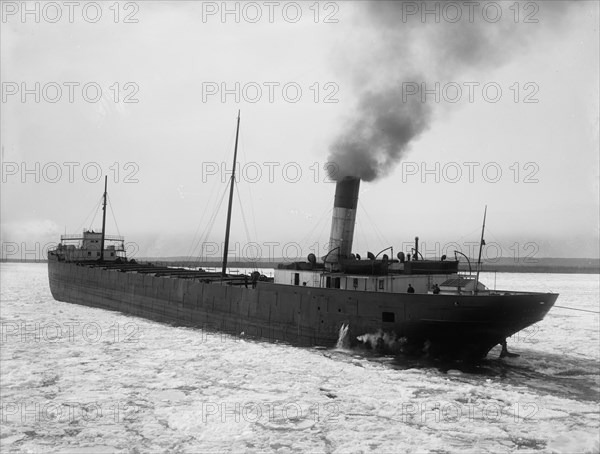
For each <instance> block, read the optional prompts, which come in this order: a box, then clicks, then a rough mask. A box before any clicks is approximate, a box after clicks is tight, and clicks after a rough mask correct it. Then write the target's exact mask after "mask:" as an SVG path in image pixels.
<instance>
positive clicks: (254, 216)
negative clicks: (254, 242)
mask: <svg viewBox="0 0 600 454" xmlns="http://www.w3.org/2000/svg"><path fill="white" fill-rule="evenodd" d="M239 145H240V147H239V148H240V150H241V152H242V158H243V159H244V160H245V162H248V158H247V157H246V151H245V149H246V147H245V143H244V134H243V132H240V136H239ZM259 169H260V168H259ZM261 177H262V170H261V174H260V176H258V178H259V180H260V178H261ZM240 181H241V180H240ZM252 184H253V182H248V185H247V187H248V197H249V198H250V214H251V215H252V224H253V227H254V238H258V231H257V229H256V213H255V212H254V209H253V208H252V207H254V206H255V205H254V200H253V197H252ZM240 203H241V199H240Z"/></svg>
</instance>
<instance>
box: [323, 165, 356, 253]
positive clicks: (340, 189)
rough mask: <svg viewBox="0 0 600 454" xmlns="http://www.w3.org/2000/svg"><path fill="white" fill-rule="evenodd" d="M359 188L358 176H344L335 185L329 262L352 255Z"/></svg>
mask: <svg viewBox="0 0 600 454" xmlns="http://www.w3.org/2000/svg"><path fill="white" fill-rule="evenodd" d="M359 189H360V178H358V177H344V178H343V179H341V180H340V181H338V182H337V184H336V185H335V198H334V202H333V215H332V218H331V235H330V236H329V254H328V255H327V258H326V259H325V261H326V262H327V263H337V262H338V261H339V259H340V258H348V257H350V253H351V252H352V240H353V238H354V224H355V222H356V207H357V206H358V190H359ZM334 249H335V250H334Z"/></svg>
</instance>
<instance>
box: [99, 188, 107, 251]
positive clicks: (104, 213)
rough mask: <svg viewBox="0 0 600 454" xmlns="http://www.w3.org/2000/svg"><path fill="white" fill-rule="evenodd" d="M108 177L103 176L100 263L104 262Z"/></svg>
mask: <svg viewBox="0 0 600 454" xmlns="http://www.w3.org/2000/svg"><path fill="white" fill-rule="evenodd" d="M107 183H108V176H104V196H103V200H102V236H101V237H100V261H101V262H102V261H104V237H105V235H106V233H105V229H106V185H107Z"/></svg>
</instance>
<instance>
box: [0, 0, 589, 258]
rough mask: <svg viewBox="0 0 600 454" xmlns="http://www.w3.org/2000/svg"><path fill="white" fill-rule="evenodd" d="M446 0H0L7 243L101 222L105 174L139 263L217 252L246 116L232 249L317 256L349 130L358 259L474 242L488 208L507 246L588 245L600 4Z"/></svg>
mask: <svg viewBox="0 0 600 454" xmlns="http://www.w3.org/2000/svg"><path fill="white" fill-rule="evenodd" d="M67 3H68V2H67ZM451 3H452V6H444V2H441V3H437V2H427V3H424V2H405V3H404V4H403V3H402V2H396V3H394V4H392V5H390V4H387V3H384V2H375V3H374V4H373V3H367V2H322V3H320V4H316V3H313V2H299V3H293V2H275V3H270V4H269V3H268V2H267V3H263V2H257V3H253V2H251V3H237V2H230V3H227V4H226V5H227V8H228V9H230V10H231V11H232V12H231V13H230V14H225V15H223V14H222V13H223V11H222V9H223V5H224V4H222V3H221V2H216V3H215V2H192V1H186V2H168V3H167V2H159V1H152V2H128V3H126V2H123V3H114V2H106V3H104V2H100V3H97V4H96V3H93V2H75V4H72V5H71V6H69V5H68V4H65V3H63V2H52V3H46V2H30V3H28V4H23V3H21V2H2V14H3V16H2V23H1V24H0V25H1V27H2V30H1V64H2V68H1V74H0V75H1V79H2V104H1V109H2V111H1V114H2V115H1V130H0V132H1V136H2V138H1V142H2V148H3V154H2V195H1V201H2V220H1V222H2V244H3V255H4V256H7V251H8V256H12V257H13V258H18V257H21V256H23V255H24V254H25V253H26V250H35V249H36V248H37V249H39V250H42V249H43V248H44V245H46V244H48V243H50V242H57V241H58V239H59V237H60V235H61V234H62V233H64V232H65V230H66V231H67V232H68V233H77V232H79V231H81V230H82V229H83V228H84V227H85V228H89V227H91V228H94V229H98V230H99V229H100V225H101V224H100V219H101V215H100V214H98V215H97V216H96V218H95V221H94V222H93V223H91V219H92V216H88V215H89V214H90V213H91V212H92V211H93V209H94V207H95V206H96V204H97V202H98V200H99V198H100V196H101V194H102V191H103V179H102V178H101V174H106V175H108V176H109V178H108V179H109V196H110V200H111V201H112V210H113V211H114V214H115V216H116V220H117V225H118V232H119V233H120V234H121V235H124V236H125V238H126V241H128V242H130V243H132V244H130V250H135V251H136V253H137V255H138V256H187V255H193V256H196V255H198V254H199V249H198V248H197V247H195V244H196V242H197V241H198V239H199V238H200V239H202V238H205V239H206V240H207V241H211V242H215V243H221V242H222V240H223V237H224V233H223V230H224V227H223V226H224V222H225V217H226V198H227V196H225V200H224V201H223V203H222V205H221V209H220V211H219V212H218V213H217V214H216V218H215V221H214V226H213V228H212V229H211V230H210V232H208V230H209V228H208V226H209V225H210V219H211V217H212V216H213V211H214V210H215V207H216V206H217V205H218V202H219V200H220V199H221V196H222V195H223V194H224V191H225V190H226V182H227V178H228V176H229V175H228V174H227V173H226V172H227V171H229V170H230V169H231V159H232V155H233V147H234V138H235V126H236V117H237V112H238V109H240V110H241V126H240V142H239V156H238V158H239V163H240V169H239V170H240V176H241V178H240V180H239V185H238V189H239V197H240V198H241V206H242V207H243V209H240V203H239V202H236V204H235V206H234V209H235V210H234V215H233V224H234V226H233V229H232V243H234V245H235V244H236V243H238V244H239V246H237V247H238V251H240V252H241V251H242V250H243V249H244V247H245V246H246V245H247V243H248V242H249V241H250V242H256V243H258V244H259V245H261V254H262V256H263V257H264V256H267V255H268V254H269V253H271V254H272V255H276V256H281V255H284V254H286V253H287V254H291V255H295V254H294V253H295V252H296V250H297V247H296V246H295V243H297V244H298V246H299V248H300V250H299V251H298V252H299V253H300V254H301V255H303V256H305V255H306V254H308V253H309V252H317V253H318V254H319V255H324V253H325V252H326V251H324V250H323V249H324V247H325V243H327V241H328V236H329V229H330V218H331V207H332V205H333V192H334V183H332V182H331V181H328V178H327V171H326V168H328V166H327V162H328V159H329V156H330V154H331V153H332V150H334V149H335V147H336V144H339V143H344V145H346V142H347V140H345V139H346V138H348V137H351V136H352V137H353V139H352V140H355V139H356V140H359V141H362V145H363V148H364V146H365V144H368V146H369V147H370V146H371V144H372V145H373V150H372V153H371V154H370V155H369V156H371V158H372V161H373V162H375V163H376V166H377V169H378V172H379V173H378V174H377V178H375V179H374V180H373V181H370V182H363V183H362V185H361V193H360V202H359V210H358V216H357V226H356V235H355V247H354V249H355V250H356V251H357V252H360V253H361V254H365V255H366V251H367V250H372V251H373V252H375V253H376V252H379V250H381V249H384V248H386V247H388V246H392V245H393V246H394V250H395V251H397V250H399V249H400V248H402V247H403V243H406V242H412V241H413V238H414V237H415V236H417V235H418V236H419V237H420V238H421V241H423V242H425V247H427V248H428V250H429V251H430V254H429V255H430V256H433V255H436V251H440V250H442V251H443V252H447V251H448V250H451V249H452V250H453V249H456V247H455V246H447V245H448V243H449V242H455V243H458V245H459V247H460V248H461V249H462V250H463V251H464V252H469V247H470V246H469V244H471V243H472V242H476V241H478V238H479V234H480V228H481V221H482V217H483V211H484V206H485V205H487V207H488V216H487V232H488V233H487V234H486V241H487V242H488V244H490V243H495V244H496V245H500V246H499V247H500V250H501V252H500V253H501V254H502V256H505V257H513V256H514V255H515V254H517V255H519V256H521V257H522V256H526V255H529V256H534V257H598V254H599V251H598V238H599V229H598V215H599V200H598V197H599V196H598V194H599V172H598V168H599V163H598V159H599V151H598V150H599V134H598V129H599V108H598V99H599V98H600V95H599V93H598V78H599V75H598V68H599V61H598V60H599V55H600V50H599V48H598V42H599V39H598V2H595V1H590V2H564V3H562V2H548V3H544V2H524V3H520V4H515V2H513V1H510V2H480V3H479V4H477V5H478V6H474V5H473V4H468V3H465V2H456V3H454V2H451ZM573 3H576V4H573ZM515 5H518V7H517V6H515ZM24 8H27V10H28V11H24ZM236 10H237V13H236ZM427 11H430V13H429V14H425V15H423V13H426V12H427ZM431 11H433V12H431ZM499 14H501V16H499ZM236 15H237V16H236ZM459 15H460V17H459ZM236 84H237V85H236ZM84 87H85V88H84ZM423 89H425V90H427V91H423ZM224 90H227V91H225V92H224ZM236 98H237V99H236ZM373 99H376V100H378V102H377V103H375V104H372V103H369V102H368V101H366V100H373ZM373 105H374V106H375V107H373ZM365 106H370V107H365ZM382 113H388V114H389V115H390V118H393V119H398V118H401V119H402V120H408V121H409V123H410V125H411V127H410V128H409V132H410V134H408V138H406V136H403V138H402V140H404V139H406V143H402V144H399V143H396V142H395V140H396V138H397V137H398V136H397V135H394V134H392V136H393V137H392V139H390V140H391V142H390V141H388V140H387V138H388V137H390V131H391V129H387V126H386V125H388V124H389V123H388V122H387V117H386V118H383V119H381V118H379V115H380V114H382ZM403 115H404V116H403ZM365 124H366V125H368V128H367V129H368V132H365V131H367V130H366V129H362V126H360V125H363V126H364V125H365ZM359 126H360V127H359ZM396 126H398V124H394V125H391V126H390V128H394V127H396ZM369 128H370V129H369ZM378 131H381V135H380V134H379V132H378ZM413 133H414V134H413ZM355 136H356V137H355ZM382 138H384V139H385V140H384V139H382ZM379 142H381V143H384V145H385V146H384V145H381V143H379ZM378 147H379V148H381V149H386V150H387V149H389V150H391V152H392V153H396V154H393V155H392V157H391V158H388V157H387V155H383V154H381V153H382V152H381V150H379V148H378ZM386 147H387V148H386ZM338 164H339V166H343V165H344V164H343V163H341V162H340V163H338ZM339 166H338V167H339ZM329 168H331V167H329ZM98 170H99V171H100V173H98ZM237 198H238V194H237V192H236V200H238V199H237ZM242 212H243V214H244V216H242ZM244 219H245V222H244ZM245 226H246V227H245ZM107 230H108V232H107V233H109V234H117V226H116V225H115V222H114V221H113V219H112V215H111V212H110V211H109V216H108V222H107ZM207 233H210V234H207ZM203 235H204V236H203ZM23 243H24V244H23ZM133 243H135V244H133ZM316 243H318V244H319V249H318V250H316V251H315V250H314V249H315V248H314V245H315V244H316ZM289 244H292V245H293V246H292V247H291V249H290V247H289ZM284 245H288V246H284ZM445 245H446V246H445ZM496 245H493V246H492V248H497V246H496ZM234 247H235V246H234ZM15 248H18V251H17V249H15ZM404 248H406V246H404ZM245 250H246V251H247V252H248V248H247V247H246V249H245ZM15 251H16V252H15ZM489 255H490V256H497V255H499V252H498V250H493V251H492V250H490V251H489Z"/></svg>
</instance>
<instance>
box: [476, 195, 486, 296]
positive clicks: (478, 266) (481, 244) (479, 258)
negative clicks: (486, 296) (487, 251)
mask: <svg viewBox="0 0 600 454" xmlns="http://www.w3.org/2000/svg"><path fill="white" fill-rule="evenodd" d="M486 215H487V205H486V206H485V210H484V211H483V226H482V227H481V241H480V242H479V257H478V258H477V276H476V277H475V293H477V290H478V287H479V271H480V270H481V251H482V250H483V246H484V245H485V240H484V239H483V232H484V231H485V216H486Z"/></svg>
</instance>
